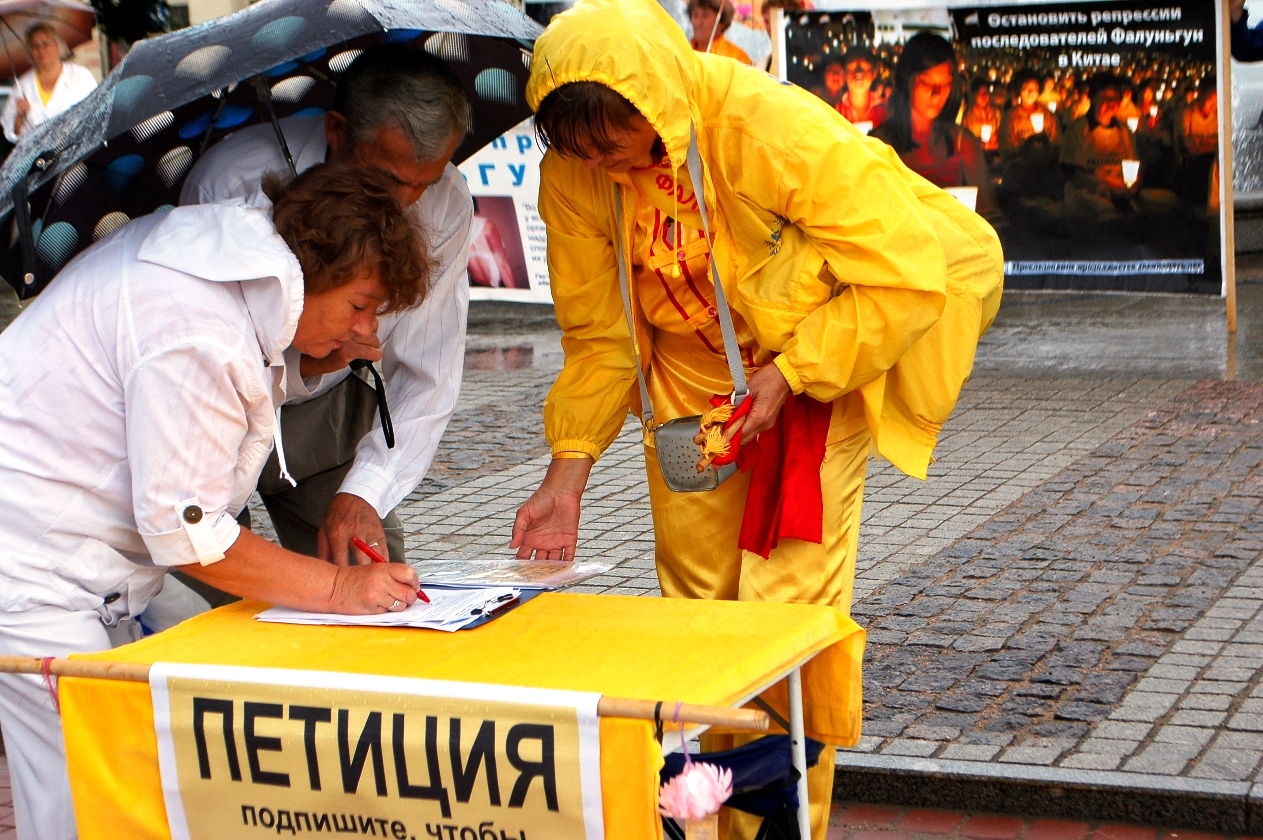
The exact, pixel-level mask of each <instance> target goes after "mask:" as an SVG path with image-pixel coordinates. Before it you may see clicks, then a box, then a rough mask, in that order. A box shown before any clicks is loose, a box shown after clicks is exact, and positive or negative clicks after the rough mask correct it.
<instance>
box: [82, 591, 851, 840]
mask: <svg viewBox="0 0 1263 840" xmlns="http://www.w3.org/2000/svg"><path fill="white" fill-rule="evenodd" d="M262 609H264V605H262V604H259V603H257V602H249V601H247V602H242V603H238V604H234V605H232V606H230V607H224V608H222V609H218V610H215V611H213V612H210V613H207V614H205V615H202V616H199V617H197V618H194V619H191V620H190V621H187V622H185V623H183V624H181V625H179V626H178V627H175V628H173V629H171V630H168V631H167V632H165V633H161V634H159V635H156V636H152V637H150V638H148V639H145V640H143V641H140V642H136V643H134V644H130V645H127V646H125V647H121V648H117V649H115V650H112V651H106V652H103V653H99V654H94V655H91V656H85V657H76V658H81V659H88V660H95V661H101V662H130V663H138V664H152V663H155V662H176V663H189V664H208V665H240V666H251V667H266V668H290V669H303V670H320V671H341V672H346V673H361V674H380V675H385V676H400V677H417V678H426V679H435V680H453V681H464V682H482V683H491V684H499V685H516V686H529V687H536V688H552V689H565V690H574V691H590V692H599V693H601V694H603V695H607V696H612V697H628V698H637V699H647V700H676V701H684V702H688V703H697V704H705V705H713V706H733V705H739V704H742V703H745V702H747V701H748V700H749V699H750V698H751V697H753V696H755V695H757V694H759V693H761V692H764V691H765V689H768V688H769V686H772V688H771V690H770V691H767V692H766V693H764V697H765V698H769V699H770V701H771V702H772V704H773V705H774V706H779V707H780V708H781V710H782V712H783V713H788V711H789V708H790V704H789V702H788V701H789V699H790V698H789V697H788V696H787V695H788V693H789V692H791V691H793V689H794V687H795V686H794V685H788V686H787V681H786V679H785V677H786V676H787V675H792V676H793V677H795V678H796V677H797V675H798V673H799V671H798V669H799V668H800V666H801V675H802V676H801V684H802V687H803V692H804V694H805V695H806V698H807V700H806V718H805V726H806V733H807V734H808V735H810V736H812V737H815V738H818V739H820V740H825V741H827V742H829V743H834V744H839V745H849V744H853V743H854V742H855V741H856V740H858V738H859V733H860V713H861V704H860V666H861V661H862V657H863V648H864V631H863V630H861V629H860V627H859V626H858V625H856V624H855V623H854V622H853V621H851V620H850V619H849V618H847V617H846V616H845V615H843V614H842V613H841V612H839V611H837V610H835V609H832V608H830V607H821V606H810V605H801V604H766V603H754V602H736V601H686V600H676V599H665V598H645V597H624V596H612V595H574V594H566V593H545V594H543V595H541V596H539V597H538V598H535V599H534V600H532V601H530V602H528V603H526V604H524V605H522V606H521V607H519V608H517V609H516V610H514V611H512V612H510V613H508V614H507V615H505V616H503V617H501V618H499V619H497V620H496V621H493V622H491V623H490V624H487V625H484V626H483V627H480V628H477V629H474V630H468V631H461V632H457V633H442V632H438V631H430V630H416V629H378V628H349V627H306V626H293V625H281V624H265V623H261V622H256V621H254V620H253V618H252V616H254V615H255V614H256V613H258V612H259V611H260V610H262ZM778 681H779V684H778V685H774V684H776V683H778ZM790 682H792V683H795V684H796V683H797V679H794V680H791V681H790ZM61 706H62V719H63V722H64V726H65V733H66V747H67V749H66V753H67V759H68V763H69V768H70V781H71V787H72V790H73V793H74V800H75V813H76V815H77V817H78V822H79V827H80V829H79V836H80V837H81V838H83V840H95V839H96V838H101V839H102V840H104V838H115V837H127V838H129V840H169V838H170V836H171V835H170V832H169V830H168V828H167V821H166V813H165V810H164V806H163V797H162V784H161V780H160V778H159V770H158V755H157V740H156V736H155V734H154V717H153V706H152V702H151V698H150V692H149V686H148V685H146V684H144V683H128V682H119V681H113V680H100V679H84V678H69V677H67V678H63V679H62V680H61ZM600 737H601V776H602V779H601V790H602V797H603V807H604V814H605V830H606V837H607V838H609V840H625V839H627V838H636V839H637V840H639V839H640V838H656V837H659V836H660V834H661V825H660V823H659V820H658V817H657V814H656V810H655V809H656V802H657V788H658V775H657V774H658V770H659V768H660V767H661V765H662V754H661V749H660V748H659V746H658V744H657V742H656V741H655V740H654V733H653V725H652V724H651V723H650V722H647V721H639V720H627V719H617V718H602V719H601V721H600Z"/></svg>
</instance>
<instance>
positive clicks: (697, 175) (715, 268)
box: [686, 123, 750, 405]
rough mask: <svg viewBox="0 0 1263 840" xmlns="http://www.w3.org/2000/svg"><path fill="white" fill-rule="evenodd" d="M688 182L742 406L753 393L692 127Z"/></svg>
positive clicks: (737, 399)
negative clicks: (694, 198)
mask: <svg viewBox="0 0 1263 840" xmlns="http://www.w3.org/2000/svg"><path fill="white" fill-rule="evenodd" d="M686 160H687V161H688V169H689V178H690V179H692V181H693V195H695V196H697V209H698V210H699V211H701V214H702V233H704V234H705V235H706V252H707V254H709V255H710V281H711V283H713V284H714V286H715V309H716V310H718V312H719V331H720V333H721V334H722V335H723V337H724V358H726V359H727V360H728V372H729V373H730V374H732V390H733V397H732V404H733V405H741V403H743V402H745V398H746V397H747V396H748V395H749V393H750V391H749V390H748V389H747V388H746V369H745V365H743V364H741V345H739V344H738V343H737V330H736V329H735V328H734V327H733V326H732V314H731V313H730V312H729V311H728V300H727V299H726V298H725V297H724V284H723V282H722V281H721V280H720V277H719V263H718V261H716V259H715V251H714V249H713V248H712V246H711V239H710V216H709V214H707V212H706V181H705V179H704V177H703V172H702V155H701V152H699V151H698V149H697V131H696V130H695V129H694V128H693V124H692V123H690V124H689V150H688V157H687V158H686Z"/></svg>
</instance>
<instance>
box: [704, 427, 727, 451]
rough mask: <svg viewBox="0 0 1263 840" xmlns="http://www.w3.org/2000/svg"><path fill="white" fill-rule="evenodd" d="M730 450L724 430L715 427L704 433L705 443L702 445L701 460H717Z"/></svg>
mask: <svg viewBox="0 0 1263 840" xmlns="http://www.w3.org/2000/svg"><path fill="white" fill-rule="evenodd" d="M729 449H730V447H729V445H728V438H727V437H726V436H725V435H724V430H723V429H721V428H720V427H719V426H715V427H714V428H712V429H711V430H710V431H709V432H707V433H706V442H705V443H703V444H702V457H703V458H718V457H720V456H723V455H727V454H728V450H729Z"/></svg>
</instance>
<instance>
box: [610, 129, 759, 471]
mask: <svg viewBox="0 0 1263 840" xmlns="http://www.w3.org/2000/svg"><path fill="white" fill-rule="evenodd" d="M687 161H688V169H689V177H690V178H692V180H693V192H694V194H696V196H697V208H698V210H700V211H701V215H702V232H703V234H705V236H706V245H707V248H708V249H709V248H710V219H709V218H708V216H707V213H706V198H705V195H704V193H705V186H704V184H705V182H704V181H703V179H702V156H701V154H699V153H698V150H697V134H696V132H695V131H694V130H693V128H692V126H690V127H689V150H688V158H687ZM619 189H620V188H619V187H618V186H615V187H614V212H615V216H616V218H615V228H616V233H615V237H616V239H617V246H618V284H619V287H620V289H621V291H622V293H623V312H624V314H626V316H627V328H628V329H629V330H630V331H631V341H632V353H633V354H634V355H635V357H636V378H637V379H638V381H639V383H640V405H641V410H642V414H641V416H640V420H641V423H643V424H644V428H645V429H646V431H648V432H649V434H651V435H653V442H654V449H655V451H656V452H657V453H658V467H659V469H661V471H662V478H663V480H664V481H665V482H666V485H667V487H669V488H670V489H671V490H674V491H675V492H677V493H693V492H699V491H704V490H714V489H715V488H716V487H718V486H719V485H720V484H722V483H723V482H725V481H726V480H728V479H729V478H730V477H732V475H733V474H734V473H735V472H736V471H737V465H736V464H735V463H732V464H725V465H724V466H722V467H716V466H714V465H711V466H709V467H707V468H706V469H705V470H703V471H702V472H698V471H697V461H698V459H699V457H700V456H701V450H700V449H699V448H698V445H697V444H696V443H694V442H693V438H694V437H696V436H697V434H698V432H699V431H700V430H701V419H702V416H701V415H700V414H695V415H693V416H692V417H679V418H677V419H675V420H670V421H668V422H666V423H663V424H662V425H660V426H659V425H657V424H656V423H655V422H654V418H653V406H652V405H651V404H650V402H649V386H648V385H647V384H646V383H645V374H644V369H643V368H642V366H641V363H640V348H639V347H638V346H637V341H636V323H635V320H634V318H633V316H632V312H633V310H632V301H631V286H630V283H629V282H628V278H627V253H626V249H625V248H624V246H623V199H622V194H621V193H620V191H619ZM677 229H678V228H677ZM710 279H711V282H712V283H714V285H715V309H716V310H717V311H718V313H719V329H720V331H721V332H722V334H723V338H724V358H725V359H727V361H728V371H729V373H731V374H732V385H733V400H732V402H733V405H734V406H739V405H741V403H742V402H743V401H744V400H745V399H746V397H747V396H749V393H750V392H749V391H748V390H747V388H746V371H745V367H744V366H743V365H742V364H741V351H740V348H739V346H738V345H737V331H736V330H735V329H734V328H733V326H732V315H731V314H730V313H729V311H728V301H727V300H726V299H725V298H724V286H723V283H722V282H720V278H719V267H718V266H717V265H716V264H715V255H714V252H713V251H710Z"/></svg>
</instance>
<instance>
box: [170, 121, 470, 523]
mask: <svg viewBox="0 0 1263 840" xmlns="http://www.w3.org/2000/svg"><path fill="white" fill-rule="evenodd" d="M280 124H281V129H282V133H283V134H284V136H285V141H286V144H287V145H288V146H289V149H290V154H292V155H293V157H294V165H295V168H297V169H298V171H299V172H304V171H306V170H307V169H310V168H311V167H313V166H315V165H316V164H319V163H322V162H323V161H324V160H325V157H326V155H327V154H328V150H329V146H328V142H327V140H326V139H325V128H324V120H323V118H322V117H319V116H315V117H289V118H287V119H283V120H281V121H280ZM287 170H288V165H287V164H286V162H285V157H284V155H283V154H282V152H281V149H280V145H279V144H278V143H277V142H276V134H275V131H274V130H273V128H272V126H271V125H268V124H264V125H256V126H251V127H249V128H246V129H243V130H241V131H238V132H237V133H235V134H233V135H232V136H231V137H228V138H227V139H225V140H222V141H220V142H219V143H217V144H216V145H214V146H212V147H211V148H210V149H208V150H207V152H206V154H205V155H203V156H202V158H201V159H200V160H199V161H198V162H197V165H196V166H194V167H193V170H192V171H191V172H190V173H189V176H188V178H187V179H185V182H184V187H183V189H182V190H181V193H180V203H181V204H199V203H206V202H210V201H222V200H224V199H227V198H233V197H242V196H247V195H249V194H251V193H252V192H253V191H254V190H256V189H257V188H258V185H259V182H260V180H261V179H262V177H263V175H264V174H265V173H267V172H279V173H284V172H286V171H287ZM413 212H414V213H415V214H416V216H417V219H418V220H419V221H420V223H421V225H422V228H423V230H425V231H426V232H427V234H428V236H429V247H430V254H431V256H432V257H433V260H434V263H435V265H436V270H435V275H434V279H433V282H432V284H431V287H430V292H429V294H428V296H427V297H426V299H425V302H424V303H423V304H422V305H421V306H419V307H417V308H416V309H412V310H408V311H406V312H401V313H396V314H392V315H385V316H383V317H382V318H381V325H380V327H379V329H378V335H379V337H380V338H381V342H382V354H383V358H382V363H381V367H382V375H383V377H384V379H385V381H386V396H387V400H388V402H389V404H390V413H391V419H392V420H393V421H394V425H395V448H394V449H388V448H387V447H386V440H385V437H384V436H383V435H382V431H381V422H380V420H377V421H374V424H373V430H372V431H371V432H370V433H369V434H367V435H365V436H364V439H363V440H361V441H360V444H359V446H358V448H357V449H356V453H355V463H354V465H353V466H352V467H351V470H350V471H349V472H348V473H347V476H346V478H345V479H344V480H343V482H342V486H341V488H340V489H341V492H344V493H352V494H354V495H356V496H359V497H360V498H362V499H364V500H365V501H367V502H368V503H369V504H370V505H372V506H373V508H374V509H375V510H376V511H377V514H378V516H381V517H385V516H386V514H387V513H389V512H390V511H391V510H392V509H393V508H394V507H395V506H396V505H398V504H399V503H400V502H401V501H402V500H403V498H404V497H405V496H407V495H408V494H409V493H411V492H412V490H413V489H414V488H415V487H416V486H417V485H418V484H419V483H420V482H421V479H423V478H424V477H425V474H426V472H427V471H428V470H429V468H430V464H431V463H432V462H433V460H434V453H435V451H436V450H437V449H438V445H439V440H440V439H441V438H442V436H443V431H444V429H446V428H447V423H448V420H450V419H451V416H452V412H453V411H455V410H456V402H457V399H458V397H459V396H460V384H461V373H462V370H463V367H464V359H465V323H466V319H467V316H468V314H469V242H470V236H471V232H472V224H473V214H474V207H473V199H472V197H471V196H470V192H469V187H468V186H466V184H465V179H464V177H463V176H462V175H461V174H460V171H459V170H457V169H456V167H454V166H452V165H451V164H448V166H447V168H446V169H445V170H444V172H443V176H442V177H441V178H440V179H439V180H438V182H436V183H435V184H433V185H432V186H430V187H429V188H428V189H427V190H426V191H425V194H424V195H422V196H421V200H420V201H418V202H417V203H416V204H414V205H413ZM290 361H291V365H290V371H291V372H290V388H289V393H290V395H291V396H290V398H291V400H292V401H294V402H301V401H303V400H306V399H310V398H311V397H314V396H317V395H319V394H322V393H324V392H326V391H328V390H329V389H330V388H332V387H333V386H334V385H336V384H338V383H339V382H341V381H342V379H343V378H345V377H346V375H347V371H345V370H344V371H340V372H338V373H334V374H329V375H326V376H323V377H316V378H313V379H308V380H302V379H300V378H298V377H297V376H296V375H295V372H296V371H297V369H298V364H297V361H298V359H297V354H296V353H295V352H294V351H291V353H290Z"/></svg>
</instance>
